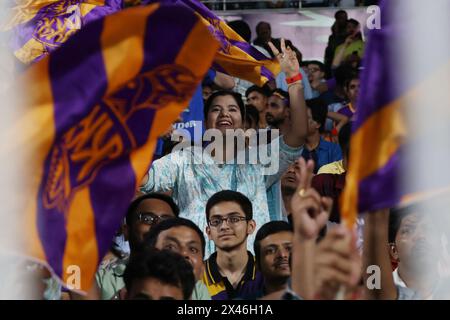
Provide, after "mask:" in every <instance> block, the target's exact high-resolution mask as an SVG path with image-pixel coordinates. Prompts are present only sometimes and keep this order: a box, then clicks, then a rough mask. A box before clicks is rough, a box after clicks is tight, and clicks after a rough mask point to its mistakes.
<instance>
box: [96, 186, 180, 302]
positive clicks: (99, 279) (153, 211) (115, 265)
mask: <svg viewBox="0 0 450 320" xmlns="http://www.w3.org/2000/svg"><path fill="white" fill-rule="evenodd" d="M178 213H179V209H178V206H177V205H176V204H175V202H174V201H173V199H172V198H171V197H169V196H167V195H164V194H161V193H149V194H146V195H143V196H141V197H139V198H137V199H135V200H134V201H133V202H132V203H131V204H130V206H129V207H128V212H127V215H126V218H125V219H126V225H125V230H124V234H125V238H126V239H127V240H128V241H129V243H130V251H131V254H133V252H135V251H137V250H138V249H139V247H140V246H141V245H142V241H143V239H144V235H145V234H146V233H148V232H149V231H150V230H151V229H152V228H153V227H154V226H156V225H157V224H158V223H159V222H161V221H165V220H167V219H171V218H176V217H177V216H178ZM128 258H129V257H128V256H127V257H124V258H113V259H110V260H105V261H103V262H102V263H101V264H100V267H99V268H98V270H97V273H96V275H95V280H96V284H97V287H98V289H99V292H100V298H101V299H102V300H110V299H113V298H117V297H118V296H117V293H118V292H119V290H120V289H122V288H124V286H125V283H124V281H123V273H124V271H125V268H126V266H127V263H128Z"/></svg>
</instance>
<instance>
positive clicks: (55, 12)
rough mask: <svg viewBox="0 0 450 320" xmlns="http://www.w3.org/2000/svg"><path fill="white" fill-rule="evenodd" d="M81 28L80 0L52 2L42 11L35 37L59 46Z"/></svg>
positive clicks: (42, 41)
mask: <svg viewBox="0 0 450 320" xmlns="http://www.w3.org/2000/svg"><path fill="white" fill-rule="evenodd" d="M80 28H81V13H80V7H79V1H78V0H70V1H62V2H57V3H55V4H51V5H49V6H48V7H46V8H45V11H44V12H43V13H42V20H39V21H38V23H37V25H36V29H35V32H34V37H35V39H36V40H38V41H39V42H41V43H43V44H44V45H46V46H50V47H58V46H60V45H62V44H63V43H64V42H66V41H67V39H68V38H70V37H71V36H72V35H73V34H74V33H75V32H77V31H78V30H79V29H80Z"/></svg>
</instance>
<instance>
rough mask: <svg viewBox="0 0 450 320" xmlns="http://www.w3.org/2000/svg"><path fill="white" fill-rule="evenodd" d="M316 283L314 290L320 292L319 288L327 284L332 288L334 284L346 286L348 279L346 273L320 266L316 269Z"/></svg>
mask: <svg viewBox="0 0 450 320" xmlns="http://www.w3.org/2000/svg"><path fill="white" fill-rule="evenodd" d="M317 270H318V271H317V283H316V286H317V287H318V288H317V289H316V290H318V291H320V290H321V288H323V287H324V286H326V285H327V284H329V285H331V286H332V287H334V286H335V285H336V282H337V283H339V284H345V285H348V283H350V277H349V275H348V274H347V273H345V272H341V271H339V270H338V269H336V268H333V267H330V266H321V267H319V268H318V269H317Z"/></svg>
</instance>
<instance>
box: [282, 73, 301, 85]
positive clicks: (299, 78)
mask: <svg viewBox="0 0 450 320" xmlns="http://www.w3.org/2000/svg"><path fill="white" fill-rule="evenodd" d="M302 79H303V77H302V74H301V73H299V74H297V75H296V76H293V77H291V78H287V77H286V82H287V84H291V83H294V82H297V81H301V80H302Z"/></svg>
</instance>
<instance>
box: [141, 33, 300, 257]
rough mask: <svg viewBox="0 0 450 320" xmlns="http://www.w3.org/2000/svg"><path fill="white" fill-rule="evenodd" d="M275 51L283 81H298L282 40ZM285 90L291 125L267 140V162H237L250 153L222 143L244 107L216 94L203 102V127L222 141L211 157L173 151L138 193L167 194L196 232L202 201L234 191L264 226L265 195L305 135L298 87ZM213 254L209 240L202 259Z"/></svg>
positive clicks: (234, 96) (228, 94) (237, 99)
mask: <svg viewBox="0 0 450 320" xmlns="http://www.w3.org/2000/svg"><path fill="white" fill-rule="evenodd" d="M281 50H282V53H283V54H280V55H278V57H279V59H280V65H281V68H282V69H283V71H284V72H285V73H286V76H287V77H289V78H293V77H296V76H298V74H299V72H300V71H299V70H300V67H299V64H298V61H297V58H296V55H295V53H294V52H293V51H292V50H290V49H289V48H286V46H285V45H284V41H282V45H281ZM277 53H279V52H278V51H277ZM288 90H289V92H288V95H289V102H290V104H291V105H290V110H291V113H290V115H291V124H290V126H289V128H288V130H286V132H285V133H284V135H283V136H280V137H278V138H275V139H273V140H272V141H271V142H270V143H269V144H268V145H269V146H270V148H269V149H270V150H271V151H270V152H271V154H270V155H269V157H267V158H268V159H270V160H269V162H270V163H262V161H259V162H257V163H253V162H251V161H250V159H247V158H245V161H244V162H243V163H240V162H239V159H240V158H239V156H240V155H242V153H248V154H250V153H251V152H249V150H250V149H248V148H247V147H246V146H245V145H239V140H238V141H237V142H236V140H235V138H234V137H233V138H232V139H228V133H229V132H230V133H231V132H232V133H233V134H236V132H237V131H238V130H239V129H243V127H244V119H245V112H246V111H245V106H244V103H243V101H242V98H241V95H240V94H239V93H236V92H233V91H227V90H225V91H218V92H215V93H213V94H212V95H211V96H210V97H209V99H208V100H207V101H206V103H205V109H204V114H205V119H206V128H207V129H214V130H216V131H217V132H219V133H222V137H226V138H227V139H223V140H226V142H225V143H223V144H222V145H220V146H217V144H215V142H216V141H214V144H215V145H214V148H215V149H214V156H210V155H209V154H208V153H207V152H206V153H202V152H200V154H199V152H196V151H198V150H199V149H201V150H207V149H208V150H209V149H212V145H213V143H211V144H210V145H207V146H203V145H202V146H195V147H191V146H189V147H186V148H184V149H179V150H175V151H174V152H173V153H171V154H168V155H167V156H165V157H163V158H161V159H159V160H157V161H155V162H154V163H153V164H152V167H151V168H150V170H149V172H148V177H149V179H148V181H147V182H146V183H145V185H143V186H142V188H141V190H142V191H143V192H153V191H159V192H167V191H171V192H172V196H173V198H174V199H175V200H176V202H177V204H178V206H179V207H180V217H183V218H187V219H190V220H192V221H193V222H194V223H195V224H197V225H198V227H199V228H200V229H201V230H206V227H207V223H206V219H205V204H206V201H207V200H208V199H209V198H210V197H211V196H212V195H213V194H215V193H217V192H218V191H221V190H233V191H239V192H240V193H242V194H244V195H245V196H247V197H248V198H249V199H250V201H251V203H253V205H254V208H253V212H254V220H255V222H256V228H259V226H262V225H263V224H264V223H266V222H268V221H269V220H270V216H269V207H268V197H272V193H269V196H268V190H269V189H270V188H272V186H274V184H275V183H277V182H278V181H279V179H280V177H281V174H282V173H283V172H284V171H285V170H286V169H287V167H288V166H289V164H291V163H292V162H294V161H295V160H296V159H298V158H299V157H300V155H301V153H302V150H303V148H302V146H303V144H304V141H305V137H306V134H307V126H308V122H307V115H306V106H305V101H304V97H303V87H302V84H301V82H299V81H298V82H295V83H292V84H290V86H289V89H288ZM214 138H215V137H214ZM208 142H209V141H208ZM203 147H204V148H203ZM202 148H203V149H202ZM272 150H273V151H274V152H273V153H272ZM236 151H242V152H236ZM220 152H223V153H222V154H220ZM253 153H254V152H253ZM217 154H220V156H217ZM274 168H275V169H274ZM271 200H272V201H271V203H277V204H276V205H275V206H279V207H281V204H280V203H281V201H280V199H271ZM206 236H207V234H206V233H205V237H206ZM253 239H254V235H250V236H249V241H248V246H247V248H248V249H249V250H250V251H252V250H253V248H252V244H253ZM214 251H215V245H214V244H213V243H212V242H211V241H209V242H208V243H207V245H206V254H205V257H208V256H209V255H210V254H211V253H212V252H214Z"/></svg>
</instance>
